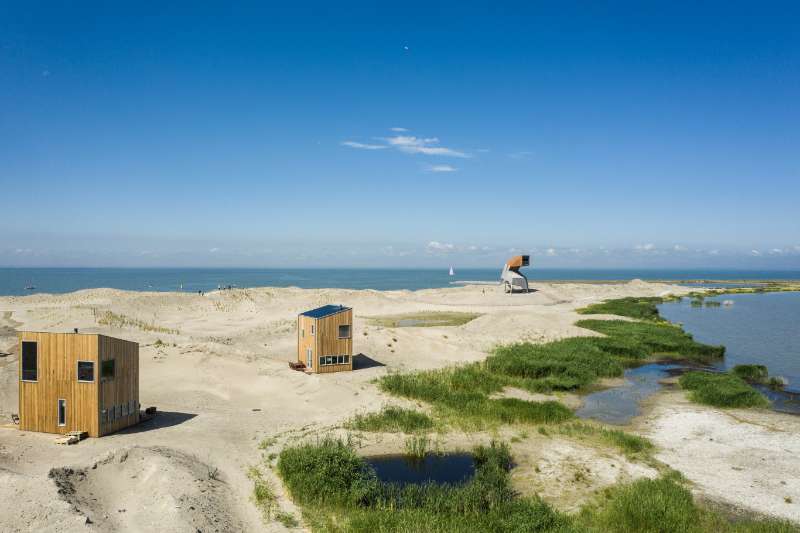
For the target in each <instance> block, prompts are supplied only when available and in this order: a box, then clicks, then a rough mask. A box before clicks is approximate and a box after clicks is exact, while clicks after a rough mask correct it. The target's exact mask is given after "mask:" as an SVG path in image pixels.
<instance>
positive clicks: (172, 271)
mask: <svg viewBox="0 0 800 533" xmlns="http://www.w3.org/2000/svg"><path fill="white" fill-rule="evenodd" d="M525 273H526V275H527V276H528V278H530V279H532V280H537V279H538V280H631V279H635V278H639V279H672V280H694V279H715V280H725V279H729V280H737V279H800V271H756V270H748V271H741V270H655V269H647V270H627V269H617V270H611V269H537V268H529V269H525ZM499 277H500V269H499V268H497V269H486V268H484V269H458V268H456V275H455V276H452V277H451V276H448V272H447V268H441V269H379V268H373V269H300V268H292V269H276V268H263V269H245V268H241V269H239V268H0V295H2V296H6V295H22V294H31V293H36V292H46V293H64V292H72V291H76V290H79V289H90V288H98V287H109V288H115V289H126V290H134V291H176V290H180V287H181V286H183V290H184V291H198V290H204V291H209V290H213V289H216V288H217V287H218V286H220V285H222V286H226V285H233V286H237V287H267V286H270V287H289V286H295V287H303V288H323V287H324V288H348V289H376V290H397V289H409V290H417V289H429V288H436V287H447V286H451V285H452V284H453V283H454V282H455V283H458V282H463V281H483V282H493V281H497V280H498V279H499ZM29 285H33V286H35V287H36V289H35V290H26V289H25V287H26V286H29Z"/></svg>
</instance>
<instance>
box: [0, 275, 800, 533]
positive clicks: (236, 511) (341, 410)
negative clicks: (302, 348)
mask: <svg viewBox="0 0 800 533" xmlns="http://www.w3.org/2000/svg"><path fill="white" fill-rule="evenodd" d="M535 288H536V289H537V290H536V292H532V293H529V294H515V295H512V296H510V295H506V294H504V293H503V292H502V289H501V288H500V287H498V286H465V287H453V288H446V289H430V290H422V291H373V290H359V291H355V290H342V289H317V290H304V289H297V288H258V289H239V290H230V291H215V292H211V293H207V294H205V295H199V294H189V293H143V292H126V291H119V290H113V289H94V290H86V291H78V292H75V293H71V294H63V295H30V296H25V297H4V298H0V321H2V322H1V323H0V335H2V336H0V351H1V352H11V354H10V355H8V356H6V357H2V358H0V386H2V390H0V419H3V420H7V417H8V415H9V414H10V413H12V412H16V410H17V397H16V394H17V391H16V385H17V376H16V372H17V354H16V349H15V343H16V339H15V337H14V336H13V332H14V331H15V330H16V329H26V330H43V331H71V330H72V328H75V327H77V328H79V329H80V331H83V332H99V333H104V334H109V335H113V336H118V337H122V338H126V339H130V340H134V341H137V342H139V343H140V345H141V350H140V355H141V376H140V381H141V393H140V400H141V403H142V404H143V405H145V406H147V405H157V406H158V408H159V410H160V411H161V412H162V414H161V415H160V416H159V417H157V418H156V419H155V420H154V421H152V422H148V423H144V424H141V425H140V426H138V427H135V428H131V429H128V430H126V431H122V432H119V433H117V434H114V435H111V436H108V437H103V438H100V439H89V440H87V441H83V442H81V443H80V444H79V445H77V446H70V447H56V446H55V445H54V444H53V437H52V436H50V435H43V434H34V433H21V432H19V431H16V430H14V429H0V477H2V481H3V482H2V483H0V501H16V502H19V505H18V507H19V509H20V510H19V513H18V514H16V515H15V517H9V516H8V515H7V514H6V515H5V516H3V517H0V529H2V530H11V531H14V530H28V529H36V530H43V531H44V530H48V528H50V530H52V531H71V530H78V529H79V530H85V528H86V526H85V525H84V522H85V517H86V516H88V517H90V520H92V522H94V525H93V526H91V527H94V528H96V529H98V530H104V531H111V530H134V529H135V528H136V527H135V526H136V524H142V523H146V524H149V525H150V526H152V529H150V530H153V531H183V530H186V531H188V530H190V529H191V530H193V531H194V530H197V529H201V530H203V531H213V530H214V528H215V527H222V528H223V529H220V530H225V528H229V529H228V530H230V529H233V530H236V529H244V530H248V531H254V530H262V529H267V530H280V529H281V528H282V526H280V524H278V523H271V524H267V525H264V524H263V523H262V520H261V516H260V514H259V513H258V511H257V510H256V509H255V507H254V506H253V505H252V504H251V503H250V501H249V498H250V494H251V491H252V483H251V482H250V481H249V480H248V479H247V476H246V470H247V467H248V466H249V465H251V464H254V463H256V462H258V461H259V457H260V452H259V450H258V443H259V441H260V440H261V439H262V438H264V437H265V436H271V435H276V434H279V433H281V432H285V431H289V430H298V429H299V428H303V427H310V428H312V429H313V428H323V427H327V426H329V425H335V424H336V423H339V422H341V421H343V420H344V419H346V418H348V417H349V416H351V415H352V414H353V413H355V412H359V411H364V410H372V409H377V408H379V407H380V406H381V405H382V404H383V403H385V402H387V401H390V398H387V397H385V396H384V395H382V394H381V393H380V392H379V391H378V390H377V389H376V387H375V385H374V384H373V383H372V381H373V380H374V378H376V377H378V376H381V375H383V374H385V373H386V372H393V371H404V370H414V369H425V368H438V367H442V366H446V365H450V364H457V363H462V362H467V361H476V360H481V359H483V358H485V357H486V355H487V350H489V349H491V347H492V346H494V345H496V344H498V343H508V342H514V341H518V340H531V341H534V342H544V341H548V340H553V339H558V338H563V337H568V336H574V335H588V334H591V332H589V331H586V330H583V329H581V328H578V327H576V326H575V325H574V323H575V321H577V320H578V319H579V318H580V315H578V314H577V313H575V309H577V308H579V307H582V306H584V305H587V304H589V303H592V302H596V301H601V300H604V299H607V298H614V297H622V296H633V295H642V296H644V295H648V296H655V295H663V294H667V293H684V292H688V289H686V288H684V287H679V286H672V285H665V284H655V283H653V284H651V283H644V282H638V281H636V282H631V283H627V284H613V285H612V284H609V285H602V284H579V283H565V284H547V283H541V284H536V286H535ZM328 303H342V304H346V305H349V306H352V307H353V309H354V314H355V319H354V329H353V331H354V347H355V352H356V353H361V354H363V357H361V358H359V359H358V361H359V364H357V368H358V367H360V368H358V370H356V371H354V372H352V373H339V374H328V375H319V376H317V375H305V374H302V373H300V372H295V371H292V370H290V369H289V368H288V365H287V363H286V362H287V360H289V359H294V358H295V349H296V348H295V346H296V331H295V319H296V316H297V314H298V313H299V312H301V311H303V310H306V309H309V308H312V307H315V306H319V305H323V304H328ZM419 311H463V312H470V313H479V314H480V316H479V317H478V318H477V319H475V320H473V321H471V322H469V323H467V324H464V325H462V326H457V327H428V328H385V327H381V326H376V325H373V324H372V323H371V321H370V317H375V316H381V315H389V314H392V315H395V314H399V313H410V312H419ZM392 401H394V400H392ZM664 446H669V442H668V441H664ZM103 457H108V458H111V459H109V461H108V462H103V461H100V459H99V458H103ZM122 457H127V459H126V460H125V461H120V458H122ZM554 457H555V459H554V460H557V457H556V456H554ZM665 457H667V458H669V457H668V456H665ZM98 461H100V462H98ZM95 463H97V468H92V466H93V465H94V464H95ZM207 465H212V466H207ZM64 468H69V469H72V470H71V471H67V470H63V469H64ZM207 468H215V469H218V474H219V479H220V481H219V482H216V481H215V480H209V479H204V475H205V476H206V477H207V476H208V472H207ZM51 469H61V470H56V472H57V474H56V479H58V480H59V486H60V487H61V488H62V490H65V487H72V488H71V489H70V490H72V491H73V492H71V493H70V494H64V495H62V496H64V497H56V496H57V487H56V484H55V483H54V482H53V480H51V479H48V474H49V472H50V471H51ZM164 472H167V474H165V473H164ZM147 476H152V477H147ZM164 476H166V477H164ZM170 479H172V480H174V481H169V480H170ZM146 480H149V481H147V482H145V481H146ZM274 481H275V480H274V479H273V482H274ZM276 486H278V484H277V483H276ZM198 490H200V491H201V494H202V495H203V496H199V495H198V492H197V491H198ZM202 490H205V492H202ZM798 499H799V500H800V498H798ZM200 500H202V502H203V503H201V502H200ZM128 502H129V503H128ZM281 505H282V506H283V507H284V508H291V504H290V503H289V502H287V501H285V500H283V501H282V502H281ZM190 507H194V509H190ZM76 508H77V509H78V511H76V510H75V509H76ZM120 508H124V509H126V510H125V512H119V509H120ZM187 509H188V510H187ZM151 515H158V516H161V517H163V519H164V522H163V524H162V525H163V528H161V529H160V528H159V525H158V524H157V523H156V522H148V520H150V517H151ZM81 517H83V521H81ZM215 518H219V520H221V521H222V522H217V521H216V520H215ZM148 529H149V526H148Z"/></svg>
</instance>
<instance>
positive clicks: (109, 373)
mask: <svg viewBox="0 0 800 533" xmlns="http://www.w3.org/2000/svg"><path fill="white" fill-rule="evenodd" d="M115 366H116V365H115V361H114V359H109V360H108V361H103V362H102V363H100V377H101V378H102V379H114V373H115V370H116V368H115Z"/></svg>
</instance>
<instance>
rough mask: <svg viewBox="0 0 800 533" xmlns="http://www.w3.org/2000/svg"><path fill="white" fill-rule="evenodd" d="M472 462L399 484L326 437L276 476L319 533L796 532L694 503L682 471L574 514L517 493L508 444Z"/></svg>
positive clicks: (616, 491)
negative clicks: (437, 480)
mask: <svg viewBox="0 0 800 533" xmlns="http://www.w3.org/2000/svg"><path fill="white" fill-rule="evenodd" d="M473 458H474V461H475V476H474V477H473V478H472V479H470V480H468V481H466V482H464V483H461V484H457V485H449V484H443V485H436V484H422V485H405V486H400V485H396V484H393V483H385V482H382V481H380V480H379V479H377V476H376V475H375V472H374V470H372V469H371V468H370V467H369V465H368V464H367V463H366V462H365V461H364V459H362V458H360V457H359V456H358V455H357V454H356V453H355V451H354V450H353V448H352V446H350V445H349V444H347V443H345V442H343V441H341V440H334V439H325V440H323V441H321V442H318V443H314V444H300V445H297V446H294V447H289V448H286V449H284V450H283V452H282V453H281V456H280V459H279V461H278V472H279V474H280V475H281V477H282V478H283V480H284V482H285V484H286V486H287V488H288V490H289V493H290V494H291V496H292V498H293V499H294V500H295V502H296V503H298V504H299V505H301V506H303V515H304V517H305V518H307V520H306V522H307V523H308V525H309V526H310V527H311V528H312V529H313V530H318V531H355V532H364V533H367V532H373V531H424V532H437V533H450V532H453V533H455V532H459V533H461V532H464V531H498V532H499V531H504V532H505V531H509V532H550V533H556V532H558V533H578V532H592V533H600V532H611V533H638V532H645V533H666V532H673V531H675V532H677V531H680V532H681V533H704V532H706V531H719V532H722V533H734V532H735V533H757V532H766V531H770V532H773V531H774V532H777V533H797V532H798V528H797V527H796V526H793V525H792V524H790V523H788V522H781V521H777V520H760V521H754V520H743V519H737V521H736V522H735V523H732V522H730V521H729V520H727V519H726V518H725V517H724V516H722V515H721V514H719V513H716V512H713V511H711V510H708V509H705V508H703V507H701V506H699V505H697V504H696V503H695V501H694V499H693V498H692V494H691V492H690V491H689V490H687V489H686V488H685V487H684V486H682V484H681V480H680V477H679V476H676V475H666V476H664V477H662V478H659V479H654V480H653V479H642V480H639V481H636V482H633V483H630V484H627V485H618V486H615V487H611V488H609V489H606V490H605V491H604V493H603V494H602V495H601V497H600V498H598V500H597V501H596V502H595V503H594V504H592V505H589V506H587V507H585V508H584V509H583V511H582V512H581V513H580V514H578V515H577V516H574V517H571V516H568V515H565V514H563V513H560V512H559V511H557V510H555V509H553V508H552V507H551V506H550V505H548V504H547V503H545V502H544V501H542V500H540V499H539V498H536V497H534V498H522V497H520V496H519V495H518V493H517V492H516V491H514V490H513V489H512V487H511V484H510V476H509V470H510V468H511V467H512V458H511V454H510V450H509V448H508V446H507V445H506V444H503V443H497V442H492V443H491V445H489V446H478V447H476V448H475V449H474V450H473Z"/></svg>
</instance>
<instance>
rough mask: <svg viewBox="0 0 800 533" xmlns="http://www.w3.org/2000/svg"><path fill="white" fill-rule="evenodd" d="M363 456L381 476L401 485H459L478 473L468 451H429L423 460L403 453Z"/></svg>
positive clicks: (379, 477) (380, 477) (389, 481)
mask: <svg viewBox="0 0 800 533" xmlns="http://www.w3.org/2000/svg"><path fill="white" fill-rule="evenodd" d="M364 459H365V460H366V461H367V463H368V464H369V465H370V466H372V468H373V469H375V473H376V474H377V476H378V479H380V480H381V481H384V482H387V483H397V484H400V485H409V484H422V483H437V484H444V483H449V484H458V483H463V482H465V481H467V480H469V479H470V478H471V477H472V476H474V475H475V461H473V459H472V454H469V453H447V454H433V453H429V454H427V455H426V456H425V457H424V458H421V459H420V458H417V457H412V456H410V455H403V454H397V455H378V456H374V457H365V458H364Z"/></svg>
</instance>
